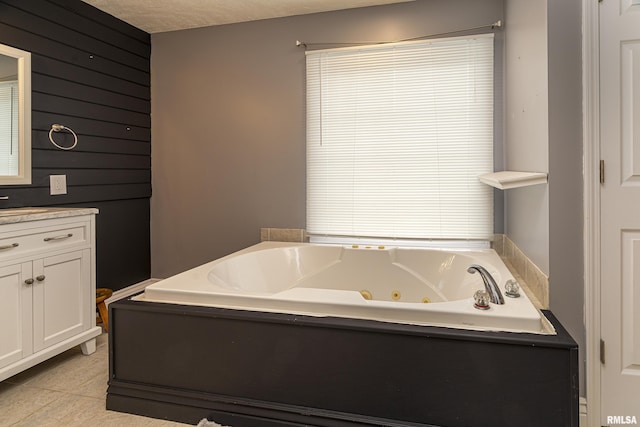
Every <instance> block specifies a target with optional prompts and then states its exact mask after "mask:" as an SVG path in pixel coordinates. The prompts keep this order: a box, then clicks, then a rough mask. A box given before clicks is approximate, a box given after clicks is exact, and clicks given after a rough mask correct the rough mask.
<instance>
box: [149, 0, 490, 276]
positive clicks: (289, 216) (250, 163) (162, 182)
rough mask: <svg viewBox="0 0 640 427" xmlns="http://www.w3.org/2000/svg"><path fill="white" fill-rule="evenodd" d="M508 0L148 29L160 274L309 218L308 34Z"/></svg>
mask: <svg viewBox="0 0 640 427" xmlns="http://www.w3.org/2000/svg"><path fill="white" fill-rule="evenodd" d="M501 18H502V0H482V1H478V0H456V1H451V0H430V1H416V2H409V3H403V4H396V5H388V6H379V7H370V8H362V9H353V10H345V11H338V12H329V13H320V14H313V15H303V16H296V17H290V18H282V19H271V20H264V21H258V22H249V23H242V24H233V25H224V26H217V27H208V28H201V29H194V30H185V31H176V32H169V33H160V34H153V35H152V47H153V49H152V57H151V68H152V71H151V87H152V95H151V99H152V117H153V120H152V135H153V153H152V170H153V197H152V203H151V205H152V207H151V217H152V218H151V236H152V237H151V239H152V275H153V276H154V277H166V276H168V275H171V274H174V273H177V272H179V271H182V270H185V269H188V268H190V267H193V266H196V265H199V264H202V263H203V262H206V261H209V260H212V259H215V258H218V257H220V256H222V255H226V254H228V253H231V252H233V251H235V250H238V249H241V248H243V247H246V246H249V245H251V244H253V243H257V242H258V240H259V228H260V227H285V228H304V227H305V106H304V102H305V86H304V75H305V55H304V50H303V49H302V48H299V47H296V46H295V41H296V40H301V41H306V42H345V41H347V42H350V41H377V40H399V39H406V38H411V37H417V36H422V35H427V34H439V33H445V32H449V31H455V30H460V29H465V28H471V27H477V26H482V25H487V24H492V23H493V22H495V21H496V20H498V19H501Z"/></svg>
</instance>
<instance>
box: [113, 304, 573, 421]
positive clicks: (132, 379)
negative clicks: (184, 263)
mask: <svg viewBox="0 0 640 427" xmlns="http://www.w3.org/2000/svg"><path fill="white" fill-rule="evenodd" d="M109 309H110V312H111V313H110V321H111V325H110V327H111V331H110V335H109V346H110V349H109V351H110V353H109V355H110V365H109V366H110V368H109V369H110V375H109V379H110V380H109V388H108V394H107V409H111V410H116V411H122V412H130V413H134V414H140V415H145V416H151V417H155V418H164V419H171V420H176V421H181V422H186V423H191V424H195V423H197V421H198V420H200V419H201V418H203V417H208V418H209V419H211V420H214V421H216V422H218V423H221V424H224V425H232V426H234V427H264V426H304V425H313V426H428V425H437V426H449V427H456V426H474V427H481V426H491V427H500V426H505V427H507V426H508V427H511V426H520V427H524V426H535V427H540V426H545V427H554V426H558V427H571V426H576V427H577V426H578V356H577V355H578V353H577V351H578V349H577V345H576V344H575V342H574V341H573V339H572V338H571V337H570V336H569V335H568V334H567V332H566V331H565V330H564V329H563V328H562V326H561V325H560V324H559V323H558V322H557V321H556V319H555V318H554V317H553V315H552V314H551V313H549V312H545V314H546V315H547V317H548V318H549V319H550V320H551V321H552V323H553V324H554V326H555V327H556V329H557V331H558V335H554V336H546V335H532V334H515V333H495V332H477V331H464V330H457V329H447V328H436V327H420V326H410V325H399V324H391V323H384V322H376V321H366V320H353V319H341V318H331V317H324V318H319V317H308V316H296V315H286V314H277V313H258V312H249V311H240V310H227V309H220V308H213V307H194V306H183V305H173V304H159V303H148V302H140V301H133V300H121V301H119V302H116V303H113V304H111V305H110V306H109Z"/></svg>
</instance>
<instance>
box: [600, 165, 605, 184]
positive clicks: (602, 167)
mask: <svg viewBox="0 0 640 427" xmlns="http://www.w3.org/2000/svg"><path fill="white" fill-rule="evenodd" d="M600 184H604V160H600Z"/></svg>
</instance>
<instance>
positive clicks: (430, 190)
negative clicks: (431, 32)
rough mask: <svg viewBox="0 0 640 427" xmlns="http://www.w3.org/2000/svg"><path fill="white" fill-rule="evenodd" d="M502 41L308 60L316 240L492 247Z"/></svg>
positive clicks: (489, 38) (444, 42) (391, 47)
mask: <svg viewBox="0 0 640 427" xmlns="http://www.w3.org/2000/svg"><path fill="white" fill-rule="evenodd" d="M493 61H494V59H493V35H480V36H472V37H465V38H449V39H439V40H428V41H419V42H408V43H393V44H384V45H373V46H366V47H356V48H346V49H331V50H319V51H308V52H307V230H308V232H309V233H310V234H314V235H347V236H361V237H389V238H398V239H400V238H411V239H414V238H415V239H467V240H469V239H488V238H490V237H491V236H492V234H493V190H492V189H491V188H490V187H488V186H486V185H484V184H481V183H480V182H479V181H478V178H477V176H478V175H481V174H483V173H487V172H492V171H493V99H494V95H493Z"/></svg>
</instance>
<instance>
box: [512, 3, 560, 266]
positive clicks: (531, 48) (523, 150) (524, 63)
mask: <svg viewBox="0 0 640 427" xmlns="http://www.w3.org/2000/svg"><path fill="white" fill-rule="evenodd" d="M546 3H547V2H546V1H530V0H506V1H505V12H504V15H505V27H504V33H505V34H504V36H505V117H504V123H505V126H504V128H505V141H506V144H505V168H506V169H507V170H513V171H527V172H548V171H549V143H548V141H549V126H548V111H549V110H548V105H549V103H548V96H547V93H548V83H547V6H546ZM504 193H505V196H504V197H505V204H506V211H507V215H506V218H505V230H506V231H505V232H506V234H507V235H509V237H510V238H511V240H512V241H513V242H514V243H515V244H516V245H518V247H519V248H520V249H522V251H523V252H524V253H525V254H526V255H527V256H528V257H529V258H530V259H531V260H532V261H533V262H534V263H535V264H536V265H537V266H538V267H539V268H540V269H541V270H542V271H544V272H545V273H547V274H548V273H549V192H548V186H546V185H536V186H532V187H522V188H516V189H511V190H508V191H505V192H504Z"/></svg>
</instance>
